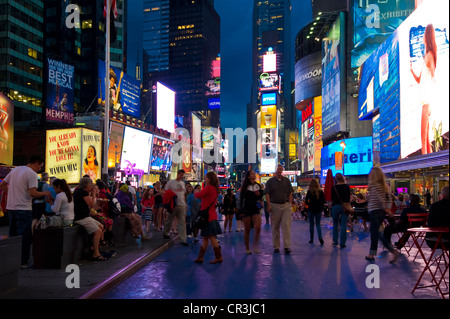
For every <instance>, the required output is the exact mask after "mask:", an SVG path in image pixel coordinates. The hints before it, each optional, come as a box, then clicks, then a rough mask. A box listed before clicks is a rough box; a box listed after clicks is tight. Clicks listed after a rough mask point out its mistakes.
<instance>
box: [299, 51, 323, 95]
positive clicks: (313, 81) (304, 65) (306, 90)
mask: <svg viewBox="0 0 450 319" xmlns="http://www.w3.org/2000/svg"><path fill="white" fill-rule="evenodd" d="M321 94H322V52H316V53H313V54H310V55H308V56H306V57H304V58H303V59H301V60H299V61H297V63H296V64H295V104H298V103H300V102H301V101H303V100H305V99H308V98H312V97H315V96H319V95H321Z"/></svg>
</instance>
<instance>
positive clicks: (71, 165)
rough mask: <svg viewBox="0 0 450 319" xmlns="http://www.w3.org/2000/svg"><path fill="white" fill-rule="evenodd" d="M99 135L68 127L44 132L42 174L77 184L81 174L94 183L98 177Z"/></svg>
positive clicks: (99, 174)
mask: <svg viewBox="0 0 450 319" xmlns="http://www.w3.org/2000/svg"><path fill="white" fill-rule="evenodd" d="M101 165H102V133H101V132H97V131H92V130H88V129H84V128H83V129H81V128H72V129H62V130H48V131H47V136H46V150H45V171H46V172H48V173H49V174H50V176H55V177H57V178H60V179H65V180H66V181H67V183H69V184H77V183H78V182H79V181H80V178H81V177H82V176H84V175H89V177H90V178H92V179H93V180H94V181H95V180H96V179H99V178H101Z"/></svg>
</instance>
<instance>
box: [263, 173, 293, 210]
mask: <svg viewBox="0 0 450 319" xmlns="http://www.w3.org/2000/svg"><path fill="white" fill-rule="evenodd" d="M265 192H266V194H268V195H269V196H270V202H272V203H278V204H283V203H286V202H288V201H289V195H290V194H292V193H294V189H293V188H292V184H291V181H290V180H289V179H288V178H286V177H284V176H281V179H278V178H276V177H275V176H274V177H272V178H271V179H269V180H268V181H267V184H266V190H265Z"/></svg>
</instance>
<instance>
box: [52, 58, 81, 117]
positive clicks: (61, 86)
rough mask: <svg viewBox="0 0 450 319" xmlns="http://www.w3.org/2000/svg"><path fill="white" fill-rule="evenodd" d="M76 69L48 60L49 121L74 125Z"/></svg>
mask: <svg viewBox="0 0 450 319" xmlns="http://www.w3.org/2000/svg"><path fill="white" fill-rule="evenodd" d="M74 77H75V68H74V66H73V65H70V64H66V63H63V62H60V61H56V60H53V59H50V58H48V59H47V98H46V101H47V102H46V110H45V115H46V119H47V121H50V122H59V123H67V124H73V120H74V115H73V113H74V107H73V96H74V81H75V79H74Z"/></svg>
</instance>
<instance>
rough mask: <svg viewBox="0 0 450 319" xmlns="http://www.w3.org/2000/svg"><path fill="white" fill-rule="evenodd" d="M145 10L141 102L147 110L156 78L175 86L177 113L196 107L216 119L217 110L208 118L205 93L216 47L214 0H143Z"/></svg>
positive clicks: (217, 22) (217, 26)
mask: <svg viewBox="0 0 450 319" xmlns="http://www.w3.org/2000/svg"><path fill="white" fill-rule="evenodd" d="M143 11H144V15H143V40H142V41H143V51H144V53H143V66H142V69H143V71H144V72H143V73H144V75H143V82H144V84H143V91H144V92H143V105H144V108H147V110H148V111H151V110H150V108H152V104H151V91H152V87H153V85H154V84H155V83H156V82H157V81H160V82H162V83H164V84H165V85H167V86H168V87H170V88H171V89H172V90H174V91H175V92H176V103H175V105H176V107H175V114H177V115H180V116H184V117H188V116H189V114H190V112H193V111H199V112H203V113H204V114H209V116H208V115H206V116H205V117H204V118H205V119H207V118H208V119H209V122H210V124H211V125H213V124H218V121H219V112H216V113H217V114H216V115H214V116H213V118H212V119H211V113H210V112H209V110H208V96H207V93H208V91H209V88H208V87H207V83H208V81H209V80H210V79H211V65H212V63H213V61H215V60H216V59H217V57H218V55H219V51H220V18H219V16H218V14H217V12H216V11H215V9H214V1H213V0H170V1H168V0H147V1H144V8H143ZM152 112H153V113H155V109H154V108H153V110H152ZM150 113H151V112H150ZM153 120H154V119H153ZM153 120H152V121H153ZM213 126H217V125H213Z"/></svg>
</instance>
